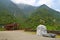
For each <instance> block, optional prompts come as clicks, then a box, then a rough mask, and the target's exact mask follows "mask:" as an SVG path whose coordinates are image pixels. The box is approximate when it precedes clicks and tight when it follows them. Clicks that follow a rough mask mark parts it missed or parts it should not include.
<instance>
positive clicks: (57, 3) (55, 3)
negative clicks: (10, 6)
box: [12, 0, 60, 11]
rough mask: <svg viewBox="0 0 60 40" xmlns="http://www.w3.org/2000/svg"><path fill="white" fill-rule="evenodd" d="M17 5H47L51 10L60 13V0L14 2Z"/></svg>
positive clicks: (22, 0) (16, 0)
mask: <svg viewBox="0 0 60 40" xmlns="http://www.w3.org/2000/svg"><path fill="white" fill-rule="evenodd" d="M12 1H13V2H14V3H16V4H20V3H24V4H28V5H33V6H40V5H43V4H46V5H47V6H49V7H50V8H53V9H55V10H57V11H60V0H12Z"/></svg>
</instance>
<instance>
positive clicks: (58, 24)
mask: <svg viewBox="0 0 60 40" xmlns="http://www.w3.org/2000/svg"><path fill="white" fill-rule="evenodd" d="M26 22H27V24H28V25H29V27H30V28H33V29H36V27H37V26H38V25H39V24H44V25H46V26H47V29H48V30H60V29H59V28H60V12H57V11H55V10H53V9H51V8H49V7H48V6H46V5H45V4H44V5H41V6H40V7H38V8H37V9H36V11H35V12H33V13H32V15H31V16H30V18H29V19H28V20H27V21H26Z"/></svg>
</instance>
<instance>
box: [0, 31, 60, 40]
mask: <svg viewBox="0 0 60 40" xmlns="http://www.w3.org/2000/svg"><path fill="white" fill-rule="evenodd" d="M0 40H60V38H48V37H40V36H37V35H35V34H31V33H28V32H24V31H22V30H19V31H0Z"/></svg>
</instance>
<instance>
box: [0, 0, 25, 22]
mask: <svg viewBox="0 0 60 40" xmlns="http://www.w3.org/2000/svg"><path fill="white" fill-rule="evenodd" d="M0 15H1V17H5V18H6V19H4V20H6V21H7V19H9V17H7V16H9V15H12V16H13V18H15V19H16V20H17V22H19V23H21V22H22V21H24V18H25V15H24V13H23V12H22V11H21V9H20V8H18V7H17V5H16V4H14V3H13V2H12V1H11V0H0ZM6 15H7V16H6ZM12 16H10V17H12ZM0 19H1V20H3V19H2V18H0ZM11 20H12V19H11ZM9 21H10V20H9ZM0 23H1V22H0Z"/></svg>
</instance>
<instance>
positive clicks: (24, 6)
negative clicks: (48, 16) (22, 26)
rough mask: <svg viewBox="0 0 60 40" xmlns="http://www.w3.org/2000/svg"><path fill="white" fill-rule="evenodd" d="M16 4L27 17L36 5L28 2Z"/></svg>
mask: <svg viewBox="0 0 60 40" xmlns="http://www.w3.org/2000/svg"><path fill="white" fill-rule="evenodd" d="M17 6H18V7H19V8H20V9H21V10H22V11H23V12H24V14H25V16H26V17H28V16H30V15H31V13H32V12H33V11H35V9H36V8H37V7H35V6H31V5H28V4H22V3H21V4H17Z"/></svg>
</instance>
